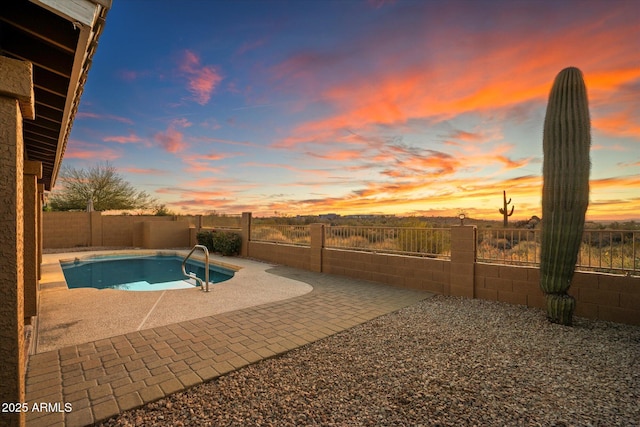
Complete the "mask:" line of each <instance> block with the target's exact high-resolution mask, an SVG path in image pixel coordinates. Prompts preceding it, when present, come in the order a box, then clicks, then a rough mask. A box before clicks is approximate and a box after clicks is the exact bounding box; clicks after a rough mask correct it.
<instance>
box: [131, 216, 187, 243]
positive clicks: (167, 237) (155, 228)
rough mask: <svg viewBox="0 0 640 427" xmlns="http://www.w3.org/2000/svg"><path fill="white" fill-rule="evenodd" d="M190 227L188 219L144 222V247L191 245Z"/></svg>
mask: <svg viewBox="0 0 640 427" xmlns="http://www.w3.org/2000/svg"><path fill="white" fill-rule="evenodd" d="M190 227H191V225H190V224H189V222H187V221H173V222H159V221H156V222H152V221H148V222H143V223H142V247H143V248H145V249H166V248H186V247H189V241H190Z"/></svg>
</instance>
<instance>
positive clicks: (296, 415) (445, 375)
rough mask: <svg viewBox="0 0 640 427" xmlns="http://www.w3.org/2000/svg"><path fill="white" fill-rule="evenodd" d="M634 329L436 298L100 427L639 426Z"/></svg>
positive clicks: (637, 331)
mask: <svg viewBox="0 0 640 427" xmlns="http://www.w3.org/2000/svg"><path fill="white" fill-rule="evenodd" d="M639 402H640V327H638V326H630V325H622V324H616V323H611V322H602V321H593V320H586V319H582V318H576V319H575V325H574V327H565V326H560V325H555V324H551V323H549V322H547V320H546V318H545V315H544V312H542V311H541V310H538V309H532V308H526V307H523V306H513V305H508V304H503V303H497V302H489V301H483V300H469V299H463V298H455V297H443V296H436V297H433V298H429V299H427V300H424V301H422V302H420V303H419V304H416V305H414V306H411V307H407V308H405V309H402V310H399V311H397V312H395V313H392V314H389V315H386V316H382V317H379V318H377V319H375V320H373V321H370V322H367V323H364V324H362V325H360V326H357V327H354V328H352V329H350V330H347V331H345V332H342V333H339V334H336V335H333V336H331V337H329V338H326V339H323V340H320V341H317V342H315V343H313V344H310V345H307V346H305V347H302V348H299V349H296V350H293V351H291V352H289V353H286V354H284V355H282V356H280V357H276V358H272V359H268V360H263V361H261V362H259V363H256V364H254V365H250V366H248V367H246V368H243V369H240V370H238V371H235V372H232V373H230V374H228V375H225V376H223V377H220V378H217V379H215V380H213V381H210V382H208V383H204V384H202V385H199V386H196V387H194V388H192V389H189V390H187V391H185V392H181V393H176V394H174V395H171V396H169V397H166V398H163V399H160V400H158V401H156V402H153V403H150V404H147V405H146V406H143V407H141V408H138V409H134V410H131V411H128V412H124V413H122V414H120V415H119V416H117V417H114V418H111V419H109V420H107V421H104V422H103V423H101V424H99V425H100V426H138V425H154V426H220V425H228V426H246V425H255V426H298V425H323V426H331V425H334V426H345V425H349V426H364V425H380V426H405V425H425V426H428V425H441V426H458V425H478V426H485V425H489V426H491V425H522V426H538V425H541V426H597V425H603V426H604V425H607V426H637V425H640V404H639Z"/></svg>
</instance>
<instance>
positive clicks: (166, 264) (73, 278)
mask: <svg viewBox="0 0 640 427" xmlns="http://www.w3.org/2000/svg"><path fill="white" fill-rule="evenodd" d="M182 260H183V258H181V257H179V256H176V255H153V256H143V257H140V256H136V257H122V256H119V257H115V256H101V257H93V258H85V259H81V260H80V259H75V260H74V261H60V265H61V266H62V271H63V273H64V277H65V279H66V281H67V286H68V287H69V289H73V288H95V289H120V290H126V291H159V290H165V289H183V288H194V287H196V285H197V284H196V282H195V280H193V279H188V278H186V277H185V276H184V275H183V274H182ZM185 267H186V271H187V273H189V272H193V273H195V274H196V275H197V276H198V277H199V278H200V279H202V280H203V281H204V271H205V267H204V263H203V262H198V261H195V260H192V259H189V260H188V261H187V264H186V266H185ZM233 274H234V271H233V270H230V269H227V268H224V267H220V266H217V265H213V264H209V286H211V285H212V284H213V283H220V282H223V281H225V280H228V279H230V278H231V277H233Z"/></svg>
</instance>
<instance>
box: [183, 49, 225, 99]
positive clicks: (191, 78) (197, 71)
mask: <svg viewBox="0 0 640 427" xmlns="http://www.w3.org/2000/svg"><path fill="white" fill-rule="evenodd" d="M180 71H181V72H183V73H184V74H185V75H186V77H187V80H188V81H187V85H188V87H189V91H190V92H191V93H192V94H193V96H194V99H195V101H196V102H197V103H198V104H200V105H205V104H206V103H208V102H209V100H210V99H211V95H212V93H213V91H214V90H215V89H216V87H217V86H218V85H219V84H220V82H221V81H222V75H221V74H220V72H219V71H218V69H217V68H216V67H214V66H211V65H207V66H203V65H201V64H200V57H198V55H196V54H195V53H194V52H192V51H190V50H186V51H185V52H184V55H183V57H182V62H181V64H180Z"/></svg>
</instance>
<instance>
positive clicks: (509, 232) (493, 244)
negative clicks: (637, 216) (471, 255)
mask: <svg viewBox="0 0 640 427" xmlns="http://www.w3.org/2000/svg"><path fill="white" fill-rule="evenodd" d="M540 241H541V230H523V229H483V230H478V245H477V259H478V261H483V262H491V263H502V264H515V265H538V264H539V263H540ZM576 267H577V269H579V270H591V271H599V272H607V273H623V274H634V275H638V274H640V231H626V230H585V232H584V234H583V237H582V245H581V247H580V252H579V254H578V262H577V263H576Z"/></svg>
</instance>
